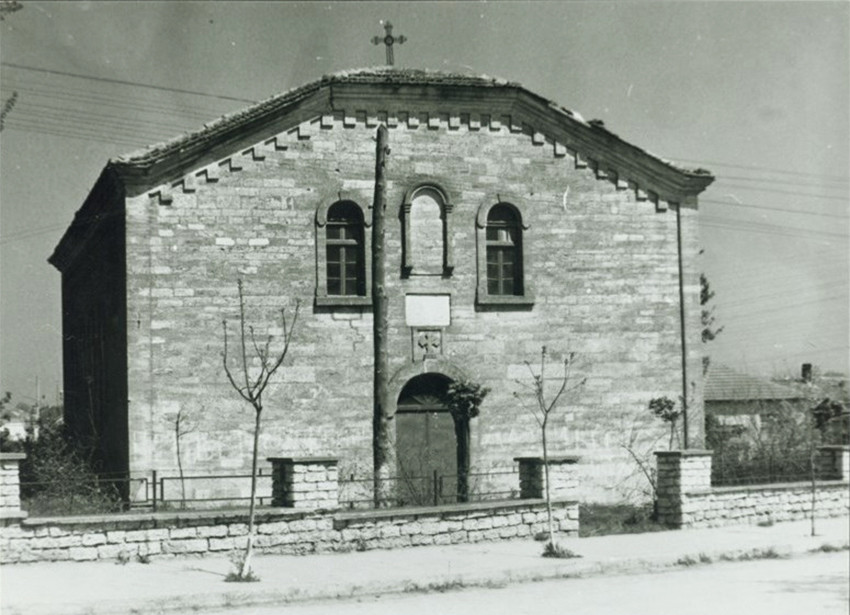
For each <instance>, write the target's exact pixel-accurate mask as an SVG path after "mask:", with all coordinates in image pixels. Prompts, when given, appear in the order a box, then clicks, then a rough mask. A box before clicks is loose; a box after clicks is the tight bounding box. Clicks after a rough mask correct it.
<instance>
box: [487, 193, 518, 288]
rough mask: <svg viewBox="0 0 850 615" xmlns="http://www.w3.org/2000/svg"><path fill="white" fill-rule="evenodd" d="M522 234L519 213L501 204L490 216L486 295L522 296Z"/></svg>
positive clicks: (494, 208) (488, 219) (488, 223)
mask: <svg viewBox="0 0 850 615" xmlns="http://www.w3.org/2000/svg"><path fill="white" fill-rule="evenodd" d="M522 282H523V280H522V233H521V231H520V225H519V220H518V219H517V214H516V211H514V209H513V207H511V206H510V205H505V204H503V203H500V204H499V205H496V206H494V207H493V208H491V209H490V212H489V213H488V214H487V294H488V295H498V296H505V295H507V296H514V295H522V294H523V284H522Z"/></svg>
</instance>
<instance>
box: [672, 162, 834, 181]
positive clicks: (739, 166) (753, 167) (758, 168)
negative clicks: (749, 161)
mask: <svg viewBox="0 0 850 615" xmlns="http://www.w3.org/2000/svg"><path fill="white" fill-rule="evenodd" d="M676 161H678V162H687V163H689V164H699V165H706V166H717V167H730V168H733V169H751V170H754V171H766V172H768V173H781V174H783V175H796V176H799V177H820V178H823V179H827V180H829V181H835V182H842V183H845V184H846V183H850V178H848V177H843V176H840V175H822V174H818V173H803V172H801V171H789V170H787V169H777V168H774V167H762V166H756V165H746V164H731V163H728V162H712V161H709V160H688V159H686V158H676Z"/></svg>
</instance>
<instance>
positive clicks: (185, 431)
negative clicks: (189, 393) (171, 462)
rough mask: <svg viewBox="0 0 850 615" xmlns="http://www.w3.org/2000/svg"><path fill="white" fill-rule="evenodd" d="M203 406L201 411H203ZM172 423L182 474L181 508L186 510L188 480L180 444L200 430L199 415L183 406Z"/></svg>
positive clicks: (178, 467)
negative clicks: (184, 472) (184, 470)
mask: <svg viewBox="0 0 850 615" xmlns="http://www.w3.org/2000/svg"><path fill="white" fill-rule="evenodd" d="M203 409H204V407H203V406H201V407H200V410H201V411H203ZM171 422H172V424H173V425H174V444H175V446H176V447H177V448H176V452H177V470H178V471H179V473H180V507H181V508H186V478H185V476H184V474H183V455H182V450H181V447H180V443H181V442H182V440H183V438H184V437H185V436H187V435H189V434H190V433H192V432H194V431H197V430H198V415H197V414H196V413H195V412H194V411H192V410H191V409H189V408H187V407H186V406H183V405H181V406H180V409H179V410H177V412H176V413H175V414H174V416H173V417H171Z"/></svg>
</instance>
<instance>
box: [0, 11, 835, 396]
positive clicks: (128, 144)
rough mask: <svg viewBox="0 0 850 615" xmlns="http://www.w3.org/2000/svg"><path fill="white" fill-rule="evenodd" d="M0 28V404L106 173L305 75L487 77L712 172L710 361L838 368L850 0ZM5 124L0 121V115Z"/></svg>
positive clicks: (26, 358)
mask: <svg viewBox="0 0 850 615" xmlns="http://www.w3.org/2000/svg"><path fill="white" fill-rule="evenodd" d="M21 3H22V5H23V9H22V10H20V11H17V12H15V13H13V14H10V15H6V16H5V19H4V20H3V21H2V22H0V102H2V103H3V104H4V105H6V103H7V102H8V101H10V99H11V98H12V96H13V94H14V93H17V96H16V98H15V100H14V105H13V106H12V107H11V109H9V110H8V111H7V112H5V113H4V126H3V130H2V133H0V391H7V390H8V391H12V392H13V394H14V395H15V396H16V398H18V399H19V400H22V401H27V400H28V399H27V398H29V400H30V401H31V400H32V398H34V397H36V396H43V397H44V400H45V401H47V402H51V403H52V402H53V401H55V399H56V398H57V395H58V392H59V390H60V389H61V382H62V337H61V335H62V333H61V288H60V275H59V273H58V272H57V271H56V270H55V269H54V268H53V267H52V266H51V265H49V264H48V263H47V258H48V257H49V256H50V254H51V253H52V251H53V249H54V247H55V246H56V244H57V242H58V241H59V239H60V237H61V236H62V233H63V232H64V230H65V229H66V228H67V226H68V225H69V224H70V222H71V220H72V218H73V215H74V212H75V211H76V210H77V209H78V208H79V207H80V206H81V205H82V203H83V200H84V199H85V197H86V195H87V194H88V191H89V190H90V189H91V187H92V186H93V184H94V182H95V180H96V179H97V176H98V175H99V173H100V171H101V170H102V169H103V167H104V165H105V164H106V163H107V161H108V160H109V159H110V158H114V157H117V156H119V155H122V154H125V153H128V152H130V151H134V150H137V149H139V148H141V147H144V146H146V145H149V144H152V143H155V142H158V141H162V140H166V139H168V138H170V137H173V136H176V135H178V134H180V133H182V132H185V131H188V130H193V129H197V128H200V127H201V126H202V125H203V124H204V123H205V122H209V121H211V120H213V119H215V118H216V117H218V116H220V115H222V114H224V113H228V112H232V111H235V110H238V109H241V108H243V107H245V106H247V105H248V104H250V101H258V100H262V99H265V98H268V97H270V96H273V95H275V94H278V93H280V92H283V91H286V90H288V89H290V88H293V87H297V86H299V85H302V84H304V83H306V82H309V81H312V80H315V79H318V78H319V77H321V76H322V75H324V74H328V73H331V72H335V71H340V70H346V69H351V68H361V67H367V66H375V65H381V64H383V63H384V49H383V47H377V46H374V45H373V44H372V42H371V40H372V37H373V36H375V35H382V34H383V28H382V26H381V23H382V20H389V21H391V22H392V23H393V25H394V26H395V32H394V33H395V34H396V35H399V34H402V35H404V36H406V38H407V40H406V42H405V43H404V44H403V45H396V47H395V61H396V65H397V66H401V67H413V68H426V69H434V70H447V71H453V72H463V73H470V74H486V75H490V76H496V77H503V78H506V79H509V80H512V81H518V82H519V83H521V84H522V85H523V86H525V87H526V88H527V89H529V90H531V91H533V92H536V93H538V94H540V95H542V96H544V97H546V98H549V99H552V100H554V101H556V102H557V103H558V104H560V105H562V106H565V107H567V108H569V109H573V110H576V111H578V112H580V113H581V114H582V115H583V116H584V117H585V118H586V119H594V118H598V119H602V120H604V121H605V125H606V127H607V128H608V129H609V130H612V131H613V132H615V133H617V134H618V135H620V136H621V137H622V138H624V139H626V140H628V141H630V142H632V143H634V144H635V145H637V146H639V147H642V148H644V149H646V150H649V151H650V152H652V153H654V154H656V155H658V156H661V157H663V158H665V159H668V160H673V161H678V162H680V163H682V164H685V165H687V166H691V167H704V168H708V169H710V170H711V171H712V172H713V173H714V174H715V175H716V176H717V181H716V182H715V183H714V185H712V187H710V188H709V189H708V190H707V191H706V192H705V193H703V194H702V195H701V199H700V226H701V240H702V245H703V249H704V254H703V257H702V258H703V261H702V267H703V270H704V271H705V273H706V275H707V277H708V279H709V281H710V284H711V288H712V290H714V291H715V293H716V294H715V297H714V299H713V301H712V303H713V305H714V306H715V316H716V318H717V324H718V325H721V326H723V327H724V329H723V331H722V333H721V334H720V335H719V336H718V337H717V339H716V340H715V341H714V342H712V343H711V344H710V345H708V347H707V349H708V352H709V354H710V356H711V357H712V360H713V361H715V362H718V363H723V364H726V365H728V366H730V367H732V368H734V369H738V370H740V371H744V372H748V373H752V374H761V375H765V376H788V375H793V374H798V373H799V366H800V364H801V363H803V362H810V363H813V364H815V365H816V366H819V367H820V369H821V370H823V371H842V372H846V371H848V354H850V342H848V338H850V330H849V328H848V322H850V318H849V317H848V311H850V228H849V226H848V215H849V214H850V208H848V204H850V3H847V2H800V3H791V2H781V3H779V2H752V3H744V2H710V3H703V2H644V1H640V0H634V1H631V2H616V3H614V2H416V3H404V2H394V3H381V2H377V3H367V2H347V3H336V2H311V3H296V2H181V1H175V2H62V3H55V2H31V1H28V0H22V2H21ZM6 106H7V107H8V105H6Z"/></svg>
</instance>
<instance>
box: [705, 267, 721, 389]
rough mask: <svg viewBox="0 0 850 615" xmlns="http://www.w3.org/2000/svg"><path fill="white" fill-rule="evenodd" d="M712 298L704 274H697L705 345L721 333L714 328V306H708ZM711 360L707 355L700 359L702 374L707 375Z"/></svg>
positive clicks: (718, 328) (712, 293)
mask: <svg viewBox="0 0 850 615" xmlns="http://www.w3.org/2000/svg"><path fill="white" fill-rule="evenodd" d="M713 298H714V291H713V290H711V286H710V285H709V283H708V278H707V277H706V276H705V274H704V273H701V274H699V303H700V305H701V306H702V310H701V311H700V320H701V322H702V343H703V344H707V343H709V342H711V341H713V340H714V338H716V337H717V336H718V335H720V333H721V332H722V331H723V327H715V325H714V323H715V321H716V318H715V316H714V306H709V305H708V304H709V302H710V301H711V300H712V299H713ZM710 362H711V359H710V358H709V356H708V355H707V354H704V355H703V357H702V374H703V376H704V375H705V374H706V373H708V366H709V364H710Z"/></svg>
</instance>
